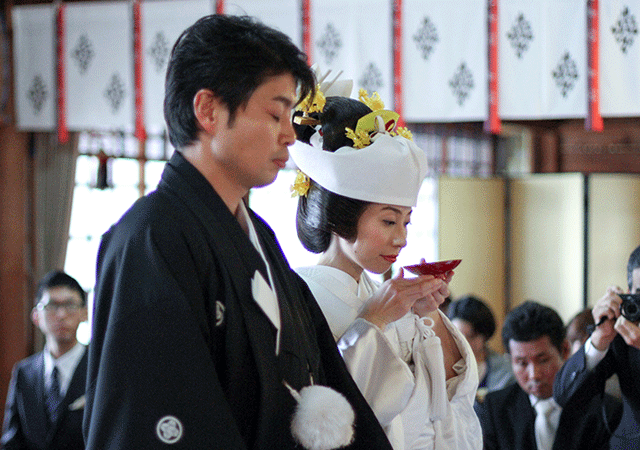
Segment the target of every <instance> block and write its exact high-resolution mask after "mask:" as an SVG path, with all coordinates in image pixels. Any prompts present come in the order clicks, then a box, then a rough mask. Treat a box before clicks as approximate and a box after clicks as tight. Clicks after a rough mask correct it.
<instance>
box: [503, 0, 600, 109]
mask: <svg viewBox="0 0 640 450" xmlns="http://www.w3.org/2000/svg"><path fill="white" fill-rule="evenodd" d="M586 14H587V12H586V2H585V1H583V0H544V1H536V2H531V1H530V0H509V1H504V2H500V14H499V19H498V20H499V42H498V46H499V49H500V51H499V64H498V67H499V91H500V103H499V104H500V116H501V117H502V119H550V118H577V117H585V115H586V112H587V16H586Z"/></svg>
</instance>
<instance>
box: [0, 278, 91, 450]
mask: <svg viewBox="0 0 640 450" xmlns="http://www.w3.org/2000/svg"><path fill="white" fill-rule="evenodd" d="M86 317H87V307H86V293H85V291H84V290H83V289H82V287H81V286H80V284H79V283H78V282H77V281H76V280H75V279H74V278H72V277H71V276H69V275H67V274H66V273H64V272H60V271H52V272H49V273H48V274H47V275H46V276H45V277H44V278H43V279H42V281H41V282H40V284H39V286H38V292H37V295H36V302H35V307H34V308H33V310H32V313H31V318H32V320H33V323H34V324H35V325H36V326H37V327H38V328H39V329H40V331H42V333H43V334H44V336H45V348H44V350H43V351H42V352H40V353H37V354H35V355H32V356H30V357H29V358H26V359H24V360H22V361H20V362H18V363H17V364H16V366H15V367H14V370H13V376H12V378H11V384H10V386H9V394H8V395H7V405H6V409H5V414H4V426H3V430H2V441H1V443H2V449H4V450H13V449H26V450H30V449H34V450H35V449H38V450H42V449H47V450H57V449H65V450H76V449H77V450H81V449H84V441H83V438H82V417H83V413H84V391H85V380H86V374H87V352H86V349H85V346H84V345H82V344H80V343H79V342H78V341H77V339H76V332H77V330H78V325H79V324H80V322H82V321H84V320H86Z"/></svg>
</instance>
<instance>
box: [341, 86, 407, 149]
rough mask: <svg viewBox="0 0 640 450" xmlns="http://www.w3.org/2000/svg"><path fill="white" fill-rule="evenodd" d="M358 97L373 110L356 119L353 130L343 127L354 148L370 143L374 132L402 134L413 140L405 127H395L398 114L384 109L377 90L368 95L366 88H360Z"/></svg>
mask: <svg viewBox="0 0 640 450" xmlns="http://www.w3.org/2000/svg"><path fill="white" fill-rule="evenodd" d="M359 98H360V101H361V102H362V103H364V104H365V105H367V106H368V107H369V108H371V109H372V110H373V111H372V112H370V113H369V114H367V115H365V116H363V117H361V118H360V119H359V120H358V123H357V125H356V129H355V130H352V129H351V128H345V134H346V136H347V137H348V138H349V139H351V140H352V141H353V147H354V148H358V149H360V148H365V147H366V146H368V145H371V142H372V137H373V136H375V134H376V133H386V134H389V135H391V136H402V137H404V138H405V139H409V140H410V141H413V135H412V134H411V131H409V130H408V129H407V128H406V127H399V128H396V125H397V124H398V119H399V118H400V115H399V114H398V113H397V112H395V111H389V110H386V109H384V103H383V102H382V100H381V99H380V95H379V94H378V93H377V92H374V93H373V94H371V96H369V95H368V93H367V91H366V90H364V89H360V96H359Z"/></svg>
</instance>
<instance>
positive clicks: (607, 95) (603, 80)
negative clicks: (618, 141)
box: [599, 0, 640, 117]
mask: <svg viewBox="0 0 640 450" xmlns="http://www.w3.org/2000/svg"><path fill="white" fill-rule="evenodd" d="M599 5H600V111H601V114H602V115H603V116H609V117H622V116H626V117H634V116H639V115H640V88H639V87H638V80H640V34H639V31H640V30H639V29H638V27H639V25H640V0H625V1H619V0H607V1H602V0H600V3H599Z"/></svg>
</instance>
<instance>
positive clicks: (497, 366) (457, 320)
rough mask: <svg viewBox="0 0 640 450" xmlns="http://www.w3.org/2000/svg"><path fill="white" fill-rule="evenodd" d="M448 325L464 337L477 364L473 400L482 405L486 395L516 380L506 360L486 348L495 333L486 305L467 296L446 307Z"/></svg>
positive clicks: (494, 323) (491, 314)
mask: <svg viewBox="0 0 640 450" xmlns="http://www.w3.org/2000/svg"><path fill="white" fill-rule="evenodd" d="M448 315H449V318H450V319H451V322H452V323H453V324H454V325H455V326H456V327H458V329H459V330H460V331H461V332H462V334H463V335H464V336H465V337H466V338H467V341H469V344H470V345H471V349H472V350H473V354H474V355H475V357H476V361H477V362H478V378H479V379H480V384H479V386H478V392H477V394H476V401H477V402H482V401H483V400H484V396H485V395H486V394H487V392H491V391H496V390H498V389H502V388H503V387H506V386H508V385H509V384H511V383H514V382H515V381H516V379H515V377H514V375H513V370H511V363H510V362H509V358H507V357H506V356H505V355H504V354H501V353H498V352H496V351H494V350H492V349H491V348H489V345H488V342H489V339H491V337H492V336H493V335H494V333H495V332H496V321H495V319H494V317H493V313H492V312H491V309H490V308H489V306H487V304H486V303H485V302H484V301H482V300H480V299H479V298H478V297H475V296H473V295H467V296H465V297H462V298H460V299H458V300H456V301H454V302H452V303H451V304H450V305H449V307H448Z"/></svg>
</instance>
